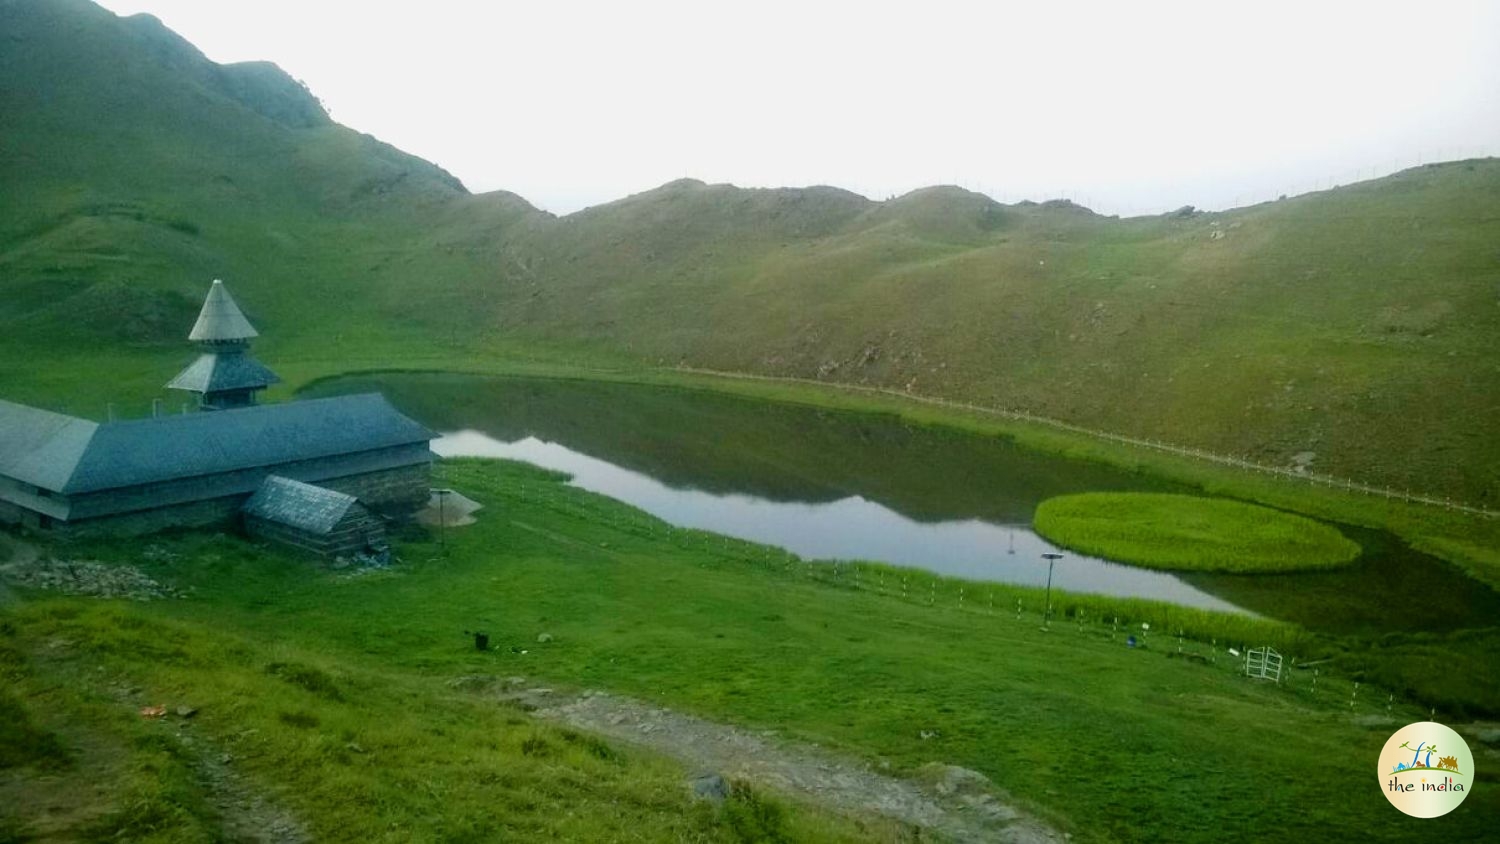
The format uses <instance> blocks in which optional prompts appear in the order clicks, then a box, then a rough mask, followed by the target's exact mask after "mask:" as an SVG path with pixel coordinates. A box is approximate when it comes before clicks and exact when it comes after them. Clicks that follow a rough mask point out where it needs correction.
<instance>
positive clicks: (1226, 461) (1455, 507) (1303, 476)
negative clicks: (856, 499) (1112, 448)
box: [675, 366, 1500, 519]
mask: <svg viewBox="0 0 1500 844" xmlns="http://www.w3.org/2000/svg"><path fill="white" fill-rule="evenodd" d="M675 369H676V371H678V372H684V373H689V374H694V375H709V376H714V377H719V378H734V379H741V380H748V381H764V382H768V383H773V384H774V383H783V384H803V385H811V386H817V387H824V388H827V387H833V388H835V389H840V390H847V391H851V392H856V393H866V394H870V395H879V396H885V397H890V398H898V399H902V400H905V401H912V402H917V403H918V404H925V405H930V406H933V407H942V408H947V409H950V410H961V411H966V412H969V413H977V414H981V415H985V416H995V417H999V418H1002V419H1009V420H1012V421H1016V422H1027V423H1030V424H1034V425H1041V426H1044V427H1048V428H1053V429H1056V430H1059V431H1067V432H1069V433H1073V434H1081V435H1083V436H1087V437H1095V438H1098V439H1103V440H1109V441H1111V442H1117V443H1122V444H1125V445H1131V446H1135V447H1138V448H1148V449H1152V450H1155V451H1160V452H1163V453H1166V454H1174V455H1177V456H1179V457H1187V458H1191V459H1193V460H1202V461H1204V462H1205V463H1215V464H1218V465H1221V466H1230V467H1233V468H1237V469H1243V470H1245V471H1249V472H1256V473H1259V474H1264V475H1270V476H1274V477H1280V478H1285V479H1287V480H1292V481H1302V482H1304V483H1307V484H1309V485H1311V486H1322V487H1327V488H1329V489H1341V490H1344V491H1345V492H1351V493H1354V492H1357V493H1361V494H1363V495H1377V496H1380V497H1382V498H1387V499H1391V500H1399V501H1404V502H1406V503H1408V504H1422V505H1426V506H1429V507H1442V508H1443V509H1446V510H1452V511H1455V512H1461V513H1467V514H1469V515H1473V516H1480V517H1482V518H1486V519H1493V518H1496V517H1500V511H1496V510H1489V509H1485V508H1483V507H1477V506H1474V505H1471V504H1465V503H1463V502H1460V501H1454V500H1453V499H1452V498H1448V497H1444V498H1438V497H1437V496H1435V495H1424V494H1422V493H1413V492H1411V491H1410V490H1397V489H1393V488H1391V487H1378V486H1374V485H1371V484H1365V483H1360V482H1358V481H1355V480H1352V479H1350V478H1340V477H1336V476H1334V475H1325V474H1320V473H1317V472H1305V471H1299V470H1296V469H1287V468H1285V467H1281V466H1267V465H1265V464H1263V463H1256V462H1253V461H1251V460H1246V459H1244V458H1241V457H1234V456H1232V455H1227V454H1217V453H1215V452H1211V451H1207V450H1205V449H1201V448H1192V447H1189V446H1181V445H1174V444H1172V443H1168V442H1165V441H1163V440H1151V439H1145V438H1142V437H1132V436H1128V435H1126V434H1117V433H1114V432H1112V431H1103V430H1099V429H1096V428H1087V427H1084V426H1082V425H1074V424H1073V423H1071V422H1064V421H1062V420H1061V419H1053V418H1050V417H1047V416H1038V415H1036V414H1033V413H1027V412H1026V411H1024V410H1009V409H1005V408H998V407H986V406H984V405H977V404H970V403H968V402H961V401H953V400H952V399H945V398H940V397H937V396H924V395H920V394H918V393H910V392H906V391H904V390H897V389H894V388H891V387H872V386H869V385H866V384H849V383H846V382H842V381H820V380H818V379H816V378H797V377H794V376H779V375H759V374H755V373H751V372H730V371H725V370H718V369H703V368H699V367H691V366H678V367H676V368H675Z"/></svg>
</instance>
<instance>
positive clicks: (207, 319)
mask: <svg viewBox="0 0 1500 844" xmlns="http://www.w3.org/2000/svg"><path fill="white" fill-rule="evenodd" d="M257 336H259V335H258V334H257V333H256V331H255V328H254V327H252V326H251V325H250V320H248V319H245V315H244V313H242V312H241V311H240V306H239V305H236V304H235V303H234V298H233V297H232V296H230V295H229V289H228V288H226V287H225V286H224V282H222V281H219V280H218V279H214V283H213V286H212V287H210V288H208V298H206V299H204V300H203V310H201V311H199V312H198V321H197V322H195V323H193V330H192V332H191V333H189V334H188V339H189V340H194V341H217V342H223V341H230V340H249V339H250V338H252V337H257Z"/></svg>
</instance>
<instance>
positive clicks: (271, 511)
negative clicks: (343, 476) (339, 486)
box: [244, 475, 355, 536]
mask: <svg viewBox="0 0 1500 844" xmlns="http://www.w3.org/2000/svg"><path fill="white" fill-rule="evenodd" d="M354 504H355V498H354V496H352V495H345V494H344V493H342V492H335V491H334V490H331V489H324V488H323V487H320V486H313V485H312V484H305V483H303V482H301V481H294V480H292V479H291V478H283V477H281V476H280V475H271V476H269V477H267V478H266V480H265V482H264V483H262V484H261V485H260V489H257V490H256V491H255V494H254V495H252V496H250V500H249V501H246V502H245V508H244V510H245V515H247V516H255V517H256V518H260V519H265V520H266V521H268V522H275V523H277V524H281V525H286V526H287V527H293V528H297V529H298V530H304V531H307V532H308V533H315V534H318V535H324V536H326V535H327V534H328V533H330V532H332V531H333V529H334V528H335V527H337V526H338V523H339V520H340V519H342V518H344V516H345V514H347V513H348V512H349V508H350V507H353V506H354Z"/></svg>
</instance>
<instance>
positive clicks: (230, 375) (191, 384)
mask: <svg viewBox="0 0 1500 844" xmlns="http://www.w3.org/2000/svg"><path fill="white" fill-rule="evenodd" d="M280 380H281V379H280V378H277V377H276V373H274V372H272V371H271V370H269V369H267V368H266V367H265V366H264V365H262V364H261V362H260V361H258V360H256V359H255V358H252V357H250V356H249V355H247V354H244V353H243V352H223V353H217V354H216V353H212V352H210V353H208V354H203V355H199V356H198V359H197V360H195V361H193V362H192V363H191V364H189V365H188V368H187V369H184V370H182V372H179V373H178V374H177V377H176V378H173V379H172V380H171V381H170V382H169V383H168V384H167V389H169V390H191V391H193V392H195V393H212V392H219V391H222V390H244V389H252V388H258V387H268V386H270V385H272V384H275V383H276V382H277V381H280Z"/></svg>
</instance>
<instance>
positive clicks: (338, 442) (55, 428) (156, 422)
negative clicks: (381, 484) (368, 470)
mask: <svg viewBox="0 0 1500 844" xmlns="http://www.w3.org/2000/svg"><path fill="white" fill-rule="evenodd" d="M0 405H4V407H5V409H4V410H3V411H0V475H8V476H10V477H13V478H16V479H18V480H22V481H25V482H27V483H31V484H35V485H36V486H39V487H43V488H46V489H50V490H52V491H54V492H60V493H64V494H68V495H73V494H78V493H85V492H98V491H101V490H106V489H117V488H120V487H129V486H138V485H140V484H149V483H157V482H160V481H170V480H177V479H181V478H191V477H199V476H203V475H215V474H219V473H223V472H232V471H236V470H240V469H253V468H259V467H268V466H276V465H279V464H282V463H291V462H294V461H299V460H312V459H316V458H320V457H333V456H337V455H343V454H354V453H358V452H362V451H372V450H375V449H383V448H392V447H396V446H401V445H411V444H415V443H426V442H428V441H430V440H432V439H433V438H434V437H436V436H437V435H436V434H434V433H433V432H432V431H429V430H428V429H427V428H425V427H423V426H422V425H420V424H418V423H416V422H414V421H412V420H411V419H409V418H407V417H406V416H403V415H402V414H401V412H400V411H398V410H396V409H395V408H394V407H392V406H391V405H390V403H389V402H387V401H386V400H385V397H384V396H382V395H380V394H379V393H365V394H362V395H353V396H335V397H333V398H326V399H309V400H307V401H294V402H287V403H285V404H268V405H260V406H257V407H243V408H235V409H233V410H215V411H209V412H203V413H189V414H183V415H175V414H174V415H169V416H162V417H160V418H155V419H132V420H128V421H123V422H106V423H103V424H95V423H93V422H88V421H86V420H83V419H73V418H71V417H67V416H61V415H59V414H55V413H47V412H46V411H41V410H36V409H34V408H28V407H23V406H22V405H12V404H9V403H8V402H0ZM28 443H31V444H35V445H37V446H38V447H39V449H40V450H39V451H37V450H35V449H31V448H28V447H27V444H28ZM34 451H36V453H33V452H34Z"/></svg>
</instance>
